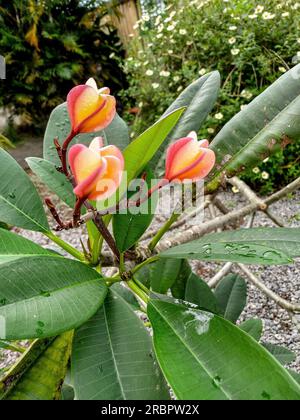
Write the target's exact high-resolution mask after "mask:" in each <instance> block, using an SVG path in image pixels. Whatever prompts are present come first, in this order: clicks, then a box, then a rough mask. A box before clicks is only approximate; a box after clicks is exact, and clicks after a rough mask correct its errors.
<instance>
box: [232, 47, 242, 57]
mask: <svg viewBox="0 0 300 420" xmlns="http://www.w3.org/2000/svg"><path fill="white" fill-rule="evenodd" d="M239 53H240V50H239V48H233V49H232V50H231V54H232V55H238V54H239Z"/></svg>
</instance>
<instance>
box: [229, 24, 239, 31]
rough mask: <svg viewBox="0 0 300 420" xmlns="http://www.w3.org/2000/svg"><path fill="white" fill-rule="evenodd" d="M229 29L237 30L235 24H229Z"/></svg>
mask: <svg viewBox="0 0 300 420" xmlns="http://www.w3.org/2000/svg"><path fill="white" fill-rule="evenodd" d="M229 30H230V31H236V30H237V26H235V25H231V26H229Z"/></svg>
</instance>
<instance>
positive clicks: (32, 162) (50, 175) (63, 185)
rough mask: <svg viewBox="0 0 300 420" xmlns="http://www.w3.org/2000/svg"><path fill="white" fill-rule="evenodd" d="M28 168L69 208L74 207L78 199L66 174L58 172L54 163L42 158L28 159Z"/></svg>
mask: <svg viewBox="0 0 300 420" xmlns="http://www.w3.org/2000/svg"><path fill="white" fill-rule="evenodd" d="M26 162H27V163H28V166H29V167H30V169H31V170H32V172H34V173H35V174H36V175H37V176H38V177H39V178H40V179H41V181H42V182H43V183H44V184H45V185H47V186H48V187H49V189H50V190H51V191H52V192H53V193H55V194H57V196H58V197H59V198H60V199H61V200H62V201H63V202H64V203H66V204H67V205H68V206H69V207H72V208H73V207H74V206H75V202H76V197H75V195H74V193H73V187H72V185H71V183H70V181H69V180H68V179H67V178H66V176H65V175H64V174H62V173H61V172H58V171H57V170H56V166H55V165H54V163H52V162H49V161H47V160H44V159H41V158H35V157H31V158H27V159H26Z"/></svg>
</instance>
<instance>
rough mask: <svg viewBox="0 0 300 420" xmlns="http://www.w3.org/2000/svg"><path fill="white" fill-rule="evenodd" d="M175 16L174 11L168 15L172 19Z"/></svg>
mask: <svg viewBox="0 0 300 420" xmlns="http://www.w3.org/2000/svg"><path fill="white" fill-rule="evenodd" d="M175 15H176V12H175V10H173V11H172V12H171V13H170V17H171V18H172V17H174V16H175Z"/></svg>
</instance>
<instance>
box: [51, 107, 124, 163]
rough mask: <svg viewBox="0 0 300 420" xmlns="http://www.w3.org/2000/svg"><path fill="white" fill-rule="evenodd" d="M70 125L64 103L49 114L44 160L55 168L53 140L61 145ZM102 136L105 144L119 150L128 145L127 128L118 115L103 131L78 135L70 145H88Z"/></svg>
mask: <svg viewBox="0 0 300 420" xmlns="http://www.w3.org/2000/svg"><path fill="white" fill-rule="evenodd" d="M70 130H71V125H70V119H69V115H68V111H67V105H66V103H63V104H61V105H59V106H57V107H56V108H55V109H54V110H53V111H52V113H51V115H50V118H49V121H48V125H47V128H46V132H45V137H44V158H45V159H46V160H48V161H50V162H52V163H54V164H55V165H56V166H60V160H59V158H58V155H57V151H56V148H55V146H54V143H53V140H54V139H55V138H58V140H59V143H60V144H62V143H63V141H64V140H65V139H66V138H67V136H68V134H69V133H70ZM97 136H102V137H103V138H104V140H105V142H106V144H115V145H116V146H118V147H119V148H120V149H124V148H125V147H126V146H127V145H128V143H129V134H128V128H127V125H126V124H125V122H124V121H123V120H122V118H120V117H119V116H118V115H116V116H115V118H114V120H113V121H112V123H111V124H110V126H109V127H107V128H106V129H105V130H103V131H99V132H98V133H88V134H79V135H78V136H76V137H75V138H74V140H73V141H72V144H76V143H82V144H85V145H87V146H88V145H89V144H90V143H91V141H92V140H93V138H94V137H97Z"/></svg>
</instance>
